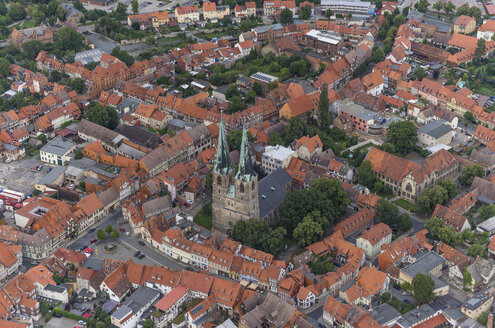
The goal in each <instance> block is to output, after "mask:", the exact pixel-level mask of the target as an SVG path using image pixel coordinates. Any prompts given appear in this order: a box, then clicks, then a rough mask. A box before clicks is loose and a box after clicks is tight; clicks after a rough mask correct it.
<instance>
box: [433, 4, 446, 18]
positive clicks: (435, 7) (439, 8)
mask: <svg viewBox="0 0 495 328" xmlns="http://www.w3.org/2000/svg"><path fill="white" fill-rule="evenodd" d="M444 6H445V2H443V1H437V2H435V3H434V4H433V9H435V10H436V11H437V13H438V17H440V12H441V11H442V10H443V8H444Z"/></svg>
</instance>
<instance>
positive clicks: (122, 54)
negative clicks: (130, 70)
mask: <svg viewBox="0 0 495 328" xmlns="http://www.w3.org/2000/svg"><path fill="white" fill-rule="evenodd" d="M112 56H115V57H117V58H118V59H120V60H121V61H123V62H124V63H125V64H126V65H127V66H131V65H132V64H134V58H133V57H132V56H131V55H129V53H128V52H127V51H125V50H120V47H119V46H116V47H115V48H113V50H112Z"/></svg>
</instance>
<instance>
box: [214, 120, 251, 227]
mask: <svg viewBox="0 0 495 328" xmlns="http://www.w3.org/2000/svg"><path fill="white" fill-rule="evenodd" d="M212 173H213V183H212V184H213V195H212V197H213V203H212V221H213V227H214V228H215V229H217V230H219V231H222V232H224V233H229V234H230V233H231V232H232V229H233V228H234V225H235V224H236V222H237V221H240V220H243V221H247V220H249V219H251V218H256V219H258V218H259V217H260V208H259V199H258V175H257V174H256V172H255V171H254V170H253V163H252V161H251V151H250V149H249V142H248V136H247V131H246V128H245V127H243V130H242V142H241V149H240V160H239V168H238V170H237V173H235V172H234V166H233V165H232V163H231V162H230V157H229V150H228V147H227V138H226V135H225V128H224V125H223V119H222V120H221V122H220V129H219V134H218V146H217V153H216V155H215V166H214V168H213V172H212Z"/></svg>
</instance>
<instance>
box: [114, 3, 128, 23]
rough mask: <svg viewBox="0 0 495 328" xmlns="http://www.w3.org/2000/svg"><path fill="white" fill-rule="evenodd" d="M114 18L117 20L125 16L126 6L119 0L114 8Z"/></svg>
mask: <svg viewBox="0 0 495 328" xmlns="http://www.w3.org/2000/svg"><path fill="white" fill-rule="evenodd" d="M114 13H115V18H116V19H118V20H124V19H126V18H127V6H126V5H125V4H123V3H122V2H119V4H118V5H117V8H116V9H115V12H114Z"/></svg>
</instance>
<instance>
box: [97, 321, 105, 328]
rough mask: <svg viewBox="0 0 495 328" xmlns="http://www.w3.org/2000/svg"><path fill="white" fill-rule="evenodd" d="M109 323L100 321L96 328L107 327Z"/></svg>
mask: <svg viewBox="0 0 495 328" xmlns="http://www.w3.org/2000/svg"><path fill="white" fill-rule="evenodd" d="M106 327H108V325H107V324H106V323H105V322H101V321H98V322H97V323H96V326H95V328H106Z"/></svg>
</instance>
